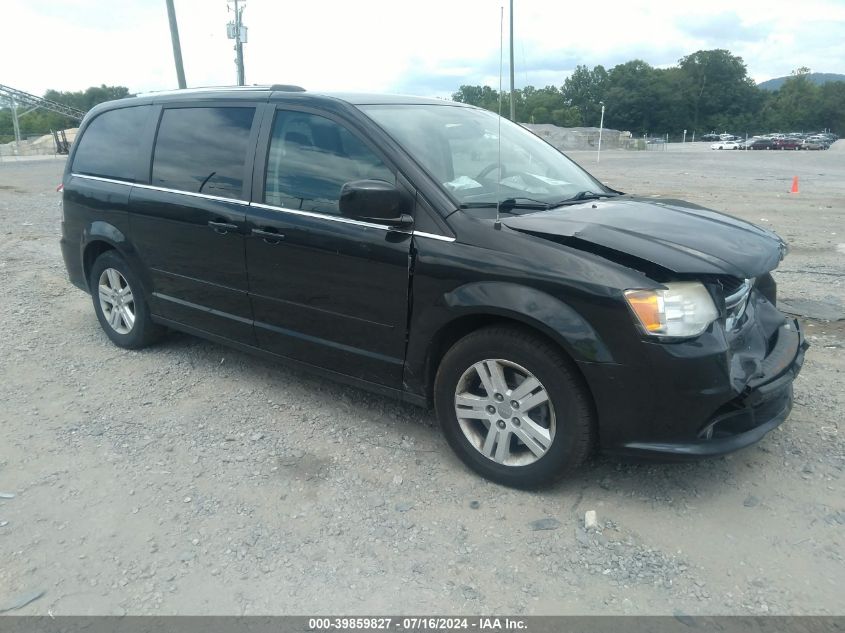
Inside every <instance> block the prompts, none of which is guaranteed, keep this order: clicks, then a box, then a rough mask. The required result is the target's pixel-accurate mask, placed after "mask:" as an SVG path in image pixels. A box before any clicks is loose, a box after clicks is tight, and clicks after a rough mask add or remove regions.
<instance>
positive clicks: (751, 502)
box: [742, 495, 760, 508]
mask: <svg viewBox="0 0 845 633" xmlns="http://www.w3.org/2000/svg"><path fill="white" fill-rule="evenodd" d="M742 505H744V506H745V507H746V508H753V507H755V506H758V505H760V500H759V499H758V498H757V497H755V496H754V495H748V496H747V497H746V498H745V501H743V502H742Z"/></svg>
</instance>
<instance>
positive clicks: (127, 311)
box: [97, 268, 135, 334]
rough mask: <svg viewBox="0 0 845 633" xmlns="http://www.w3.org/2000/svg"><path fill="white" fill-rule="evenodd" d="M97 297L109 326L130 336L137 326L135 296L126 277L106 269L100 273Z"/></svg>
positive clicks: (112, 269) (119, 332) (113, 270)
mask: <svg viewBox="0 0 845 633" xmlns="http://www.w3.org/2000/svg"><path fill="white" fill-rule="evenodd" d="M97 295H98V296H99V298H100V309H101V310H102V311H103V316H105V317H106V322H108V324H109V326H110V327H111V328H112V329H113V330H114V331H115V332H117V333H118V334H129V332H131V331H132V326H133V325H135V296H134V295H133V294H132V288H130V287H129V283H128V282H127V281H126V279H125V278H124V276H123V275H121V274H120V272H119V271H117V270H115V269H114V268H106V269H105V270H104V271H103V272H102V273H100V280H99V282H98V284H97Z"/></svg>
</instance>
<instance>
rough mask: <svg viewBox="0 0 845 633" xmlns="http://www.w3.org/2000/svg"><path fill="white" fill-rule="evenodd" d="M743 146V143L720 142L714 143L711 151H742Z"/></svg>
mask: <svg viewBox="0 0 845 633" xmlns="http://www.w3.org/2000/svg"><path fill="white" fill-rule="evenodd" d="M742 146H743V145H742V142H741V141H719V142H718V143H713V144H712V145H711V146H710V149H741V148H742Z"/></svg>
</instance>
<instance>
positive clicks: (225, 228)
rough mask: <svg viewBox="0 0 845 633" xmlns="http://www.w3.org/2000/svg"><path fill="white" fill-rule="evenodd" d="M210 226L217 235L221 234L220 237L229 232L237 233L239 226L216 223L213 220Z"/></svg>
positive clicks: (228, 223)
mask: <svg viewBox="0 0 845 633" xmlns="http://www.w3.org/2000/svg"><path fill="white" fill-rule="evenodd" d="M208 226H209V227H210V228H212V229H214V232H215V233H220V235H225V234H226V233H228V232H229V231H237V230H238V225H237V224H232V223H230V222H214V221H212V220H209V221H208Z"/></svg>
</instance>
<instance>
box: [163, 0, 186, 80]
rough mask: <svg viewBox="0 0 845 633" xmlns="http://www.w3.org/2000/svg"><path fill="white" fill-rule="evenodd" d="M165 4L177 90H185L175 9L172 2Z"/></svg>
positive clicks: (171, 0) (168, 1)
mask: <svg viewBox="0 0 845 633" xmlns="http://www.w3.org/2000/svg"><path fill="white" fill-rule="evenodd" d="M166 2H167V19H168V20H170V41H171V42H172V43H173V61H174V62H175V64H176V79H177V81H178V82H179V88H185V87H186V85H185V69H184V68H183V67H182V45H181V44H179V26H178V25H177V24H176V9H174V8H173V0H166Z"/></svg>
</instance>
